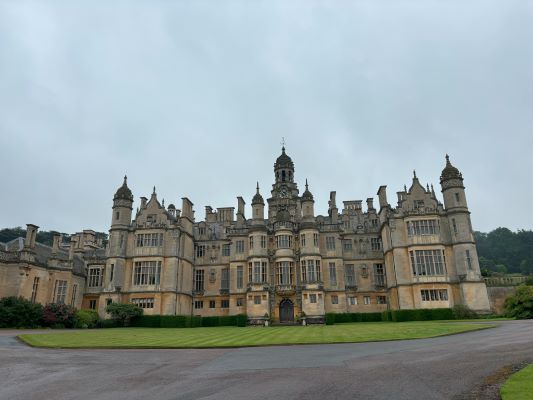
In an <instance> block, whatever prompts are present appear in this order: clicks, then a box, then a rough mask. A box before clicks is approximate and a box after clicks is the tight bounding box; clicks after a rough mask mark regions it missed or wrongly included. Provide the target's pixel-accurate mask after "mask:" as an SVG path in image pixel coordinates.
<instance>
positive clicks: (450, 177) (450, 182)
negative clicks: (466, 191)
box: [440, 154, 463, 189]
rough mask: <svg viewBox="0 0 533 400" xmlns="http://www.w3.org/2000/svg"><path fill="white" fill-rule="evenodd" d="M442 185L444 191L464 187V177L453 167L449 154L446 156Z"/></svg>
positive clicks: (441, 177)
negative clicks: (447, 188)
mask: <svg viewBox="0 0 533 400" xmlns="http://www.w3.org/2000/svg"><path fill="white" fill-rule="evenodd" d="M440 184H441V185H442V188H443V189H444V188H446V187H461V188H462V187H463V175H462V174H461V172H460V171H459V170H458V169H457V168H456V167H454V166H453V165H452V163H451V162H450V156H449V155H448V154H446V166H445V167H444V169H443V170H442V174H441V175H440Z"/></svg>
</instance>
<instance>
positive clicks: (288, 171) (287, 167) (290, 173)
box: [274, 146, 294, 183]
mask: <svg viewBox="0 0 533 400" xmlns="http://www.w3.org/2000/svg"><path fill="white" fill-rule="evenodd" d="M274 173H275V175H276V183H283V182H294V163H293V162H292V159H291V158H290V157H289V156H288V155H287V154H286V153H285V146H283V147H282V148H281V155H280V156H279V157H278V158H277V160H276V163H275V164H274Z"/></svg>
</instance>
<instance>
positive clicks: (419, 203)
mask: <svg viewBox="0 0 533 400" xmlns="http://www.w3.org/2000/svg"><path fill="white" fill-rule="evenodd" d="M414 209H415V210H423V209H424V200H415V202H414Z"/></svg>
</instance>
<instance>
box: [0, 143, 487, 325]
mask: <svg viewBox="0 0 533 400" xmlns="http://www.w3.org/2000/svg"><path fill="white" fill-rule="evenodd" d="M274 177H275V181H274V184H273V185H272V190H271V194H270V197H269V198H268V199H267V200H266V202H265V201H264V199H263V197H262V195H261V194H260V190H259V185H257V188H256V193H255V195H254V196H253V198H252V201H251V206H252V215H251V217H250V218H246V217H245V201H244V199H243V198H242V197H238V198H237V209H236V210H235V208H234V207H226V208H218V209H216V210H214V209H213V208H212V207H209V206H208V207H206V208H205V218H204V220H203V221H199V222H197V221H195V218H194V211H193V204H192V203H191V201H190V200H189V199H187V198H183V199H182V205H181V209H177V208H176V207H175V206H174V205H173V204H169V205H168V206H167V207H165V205H164V201H163V202H160V201H159V200H158V198H157V195H156V191H155V188H154V191H153V193H152V195H151V197H150V199H148V198H145V197H141V202H140V206H139V208H138V209H137V210H136V212H135V215H134V216H133V217H134V218H133V219H132V213H133V195H132V192H131V190H130V189H129V188H128V185H127V181H126V178H124V183H123V185H122V186H121V187H120V188H119V189H118V190H117V192H116V194H115V196H114V198H113V212H112V220H111V229H110V231H109V243H108V246H107V248H106V250H105V255H103V253H102V250H96V249H93V250H90V251H86V252H85V253H84V255H83V260H84V262H85V274H84V279H85V285H84V290H83V292H84V296H83V304H82V306H83V307H84V308H96V309H98V311H99V313H100V314H101V315H104V314H105V311H104V309H105V306H106V304H107V303H109V302H111V301H113V302H134V303H136V304H138V305H139V306H141V307H142V308H143V309H144V312H145V314H147V315H149V314H167V315H190V314H193V315H201V316H215V315H218V316H222V315H233V314H240V313H246V314H247V315H248V317H249V319H250V322H252V323H253V322H257V323H262V321H263V320H264V319H265V318H270V319H272V320H273V321H280V322H291V321H294V320H295V319H297V318H298V317H301V316H303V315H305V316H306V319H307V321H308V322H322V321H323V318H324V314H325V313H328V312H336V313H342V312H376V311H384V310H388V309H413V308H439V307H452V306H453V305H455V304H464V305H467V306H468V307H470V308H472V309H474V310H476V311H480V312H488V311H489V309H490V305H489V300H488V296H487V289H486V286H485V283H484V281H483V279H482V278H481V274H480V268H479V263H478V257H477V251H476V246H475V241H474V236H473V230H472V226H471V222H470V213H469V210H468V206H467V201H466V196H465V189H464V186H463V178H462V175H461V173H460V172H459V170H458V169H457V168H455V167H454V166H452V164H451V163H450V160H449V158H448V157H446V166H445V168H444V170H443V171H442V175H441V188H442V194H443V200H444V201H443V203H444V204H442V203H441V202H439V200H438V199H437V196H436V194H435V191H434V190H433V187H431V188H430V187H429V186H426V187H424V186H422V185H421V183H420V182H419V180H418V178H417V177H416V174H414V177H413V180H412V184H411V187H410V188H409V189H407V188H406V187H405V188H404V190H403V191H400V192H398V193H397V195H398V203H397V205H396V206H395V207H393V206H391V205H390V204H389V203H388V200H387V192H386V187H385V186H382V187H380V188H379V190H378V193H377V196H378V198H379V204H378V208H376V207H375V206H374V202H373V199H372V198H368V199H367V200H366V202H365V203H366V204H365V205H364V208H365V209H363V201H361V200H353V201H344V202H343V208H342V210H339V209H338V208H337V200H336V194H335V192H331V193H330V200H329V209H328V215H325V216H322V215H318V216H316V215H315V210H314V198H313V195H312V193H311V192H310V190H309V186H308V184H307V182H306V184H305V190H304V192H303V193H302V194H301V195H300V190H299V188H298V185H297V183H296V181H295V169H294V163H293V161H292V160H291V158H290V157H289V156H288V155H287V154H286V152H285V148H283V149H282V154H281V155H280V156H279V157H278V159H277V160H276V162H275V164H274ZM265 207H267V209H266V210H265ZM72 276H73V277H74V276H75V274H73V275H72ZM80 278H81V277H80ZM2 282H3V281H2ZM80 285H81V283H80ZM4 286H5V285H4ZM4 286H2V288H3V287H4ZM79 287H80V288H81V286H79ZM1 294H2V293H1V292H0V295H1ZM48 301H49V300H48Z"/></svg>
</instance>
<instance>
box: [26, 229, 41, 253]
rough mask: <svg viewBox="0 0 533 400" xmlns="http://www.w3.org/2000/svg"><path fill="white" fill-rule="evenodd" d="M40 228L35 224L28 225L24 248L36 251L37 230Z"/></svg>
mask: <svg viewBox="0 0 533 400" xmlns="http://www.w3.org/2000/svg"><path fill="white" fill-rule="evenodd" d="M38 229H39V227H38V226H37V225H33V224H26V241H25V242H24V246H25V247H27V248H28V249H32V250H33V249H35V242H36V241H37V230H38Z"/></svg>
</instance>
